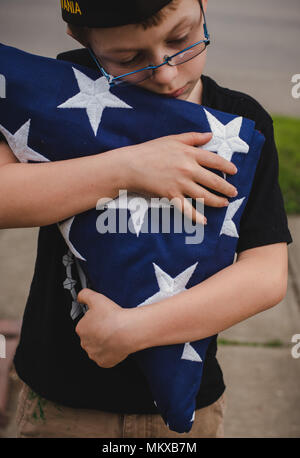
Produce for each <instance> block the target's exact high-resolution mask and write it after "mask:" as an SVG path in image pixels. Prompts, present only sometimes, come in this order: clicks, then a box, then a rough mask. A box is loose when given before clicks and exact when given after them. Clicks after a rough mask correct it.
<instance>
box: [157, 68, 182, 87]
mask: <svg viewBox="0 0 300 458" xmlns="http://www.w3.org/2000/svg"><path fill="white" fill-rule="evenodd" d="M177 73H178V69H177V66H174V65H173V66H171V65H168V64H166V65H162V66H161V67H159V68H157V69H155V70H154V74H153V76H152V79H153V81H155V82H156V83H159V84H168V83H169V82H171V81H172V80H173V79H174V78H175V77H176V76H177Z"/></svg>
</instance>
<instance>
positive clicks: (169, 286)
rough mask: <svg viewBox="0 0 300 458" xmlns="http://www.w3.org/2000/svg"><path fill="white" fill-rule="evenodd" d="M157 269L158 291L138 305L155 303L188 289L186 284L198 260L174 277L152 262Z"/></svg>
mask: <svg viewBox="0 0 300 458" xmlns="http://www.w3.org/2000/svg"><path fill="white" fill-rule="evenodd" d="M152 264H153V267H154V271H155V276H156V279H157V283H158V286H159V291H158V293H155V294H154V295H153V296H151V297H149V298H148V299H147V300H145V301H144V302H142V303H141V304H139V305H138V306H137V307H141V306H142V305H147V304H153V303H154V302H158V301H161V300H163V299H166V298H167V297H170V296H174V295H175V294H178V293H180V292H181V291H185V290H186V285H187V283H188V281H189V279H190V278H191V276H192V275H193V273H194V270H195V269H196V267H197V264H198V262H196V264H193V265H192V266H190V267H188V268H187V269H185V270H184V271H183V272H181V273H180V274H179V275H177V277H175V278H172V277H170V275H168V274H167V273H166V272H164V271H163V270H162V269H161V268H160V267H158V266H157V265H156V264H155V263H154V262H153V263H152Z"/></svg>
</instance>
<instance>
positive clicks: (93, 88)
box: [0, 45, 264, 433]
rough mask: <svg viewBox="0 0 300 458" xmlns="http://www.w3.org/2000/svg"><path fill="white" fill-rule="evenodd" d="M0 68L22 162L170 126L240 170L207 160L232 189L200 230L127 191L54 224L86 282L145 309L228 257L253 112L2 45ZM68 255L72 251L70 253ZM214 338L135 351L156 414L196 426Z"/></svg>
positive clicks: (4, 116) (2, 124)
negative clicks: (207, 136) (170, 94)
mask: <svg viewBox="0 0 300 458" xmlns="http://www.w3.org/2000/svg"><path fill="white" fill-rule="evenodd" d="M0 74H1V75H2V79H1V81H2V83H3V82H5V94H4V95H2V98H0V132H2V133H3V135H4V136H5V137H6V139H7V141H8V143H9V145H10V147H11V149H12V150H13V152H14V154H15V155H16V157H17V158H18V159H19V161H21V162H45V161H58V160H64V159H69V158H76V157H81V156H85V155H86V156H88V155H93V154H98V153H101V152H105V151H108V150H111V149H115V148H121V147H123V146H128V145H133V144H137V143H141V142H145V141H149V140H152V139H155V138H158V137H163V136H166V135H172V134H179V133H183V132H191V131H198V132H208V131H212V132H213V138H212V140H211V141H210V142H209V143H208V144H207V145H206V146H205V147H204V148H206V149H208V150H210V151H213V152H215V153H216V154H219V155H221V156H222V157H225V158H226V159H228V160H231V161H232V162H233V163H234V164H235V165H236V166H237V168H238V173H237V174H235V175H234V176H231V175H230V176H226V175H225V174H223V173H222V172H219V171H216V170H214V169H209V170H211V171H213V172H214V173H216V174H218V175H219V176H222V177H224V178H225V179H226V180H227V181H228V182H230V183H231V184H233V185H234V186H236V188H237V189H238V196H237V197H236V198H230V199H229V201H230V204H229V206H228V207H224V208H214V207H205V215H206V217H207V219H208V225H207V226H206V227H205V229H204V234H203V227H202V226H201V230H202V232H201V230H200V225H199V224H197V225H196V224H194V226H192V227H191V226H189V227H186V226H185V225H184V222H186V218H185V219H184V222H183V219H181V223H182V224H181V230H178V226H176V224H175V223H176V222H177V223H179V222H180V216H182V213H181V212H179V210H178V209H177V208H176V207H175V206H172V205H170V204H168V202H165V203H161V202H157V200H156V201H153V200H152V199H150V198H146V197H145V196H141V195H138V194H134V193H130V192H129V193H127V190H123V192H122V193H121V194H120V195H119V196H118V197H117V198H115V199H113V200H111V201H110V202H107V203H106V205H102V206H101V205H97V207H96V208H94V209H91V210H89V211H86V212H84V213H82V214H80V215H76V216H74V217H72V218H69V219H67V220H65V221H62V222H60V223H59V224H58V225H59V228H60V230H61V232H62V234H63V236H64V237H65V240H66V243H67V245H68V247H69V250H70V255H71V254H72V256H74V257H75V259H76V264H77V267H78V270H79V273H80V275H81V277H82V276H84V277H85V278H87V279H88V281H89V284H90V286H91V288H93V289H94V290H96V291H98V292H101V293H102V294H104V295H106V296H107V297H109V298H110V299H111V300H113V301H115V302H116V303H117V304H119V305H120V306H122V307H138V306H139V307H142V306H147V305H148V304H151V303H155V302H158V301H161V300H163V299H165V298H167V297H170V296H173V295H175V294H179V293H181V292H183V291H185V290H186V289H188V288H191V287H193V286H195V285H197V284H199V283H201V282H202V281H203V280H205V279H207V278H209V277H211V276H212V275H214V274H215V273H216V272H218V271H220V270H222V269H224V268H225V267H227V266H229V265H231V264H232V263H233V261H234V254H235V250H236V246H237V242H238V237H239V227H240V220H241V216H242V214H243V211H244V209H245V206H246V203H247V200H248V197H249V194H250V190H251V187H252V183H253V178H254V174H255V170H256V166H257V162H258V159H259V156H260V153H261V148H262V145H263V143H264V136H263V135H262V134H261V133H259V132H258V131H257V130H256V129H255V123H254V122H253V121H251V120H249V119H246V118H242V117H239V116H235V115H232V114H228V113H223V112H220V111H216V110H213V109H210V108H207V107H203V106H200V105H197V104H194V103H189V102H185V101H182V100H177V99H170V98H165V97H161V96H159V95H157V94H154V93H151V92H149V91H146V90H143V89H142V88H140V87H126V88H124V87H123V88H120V87H119V88H118V87H115V88H111V89H110V88H109V85H108V83H107V81H106V79H105V78H104V77H99V73H98V71H95V70H93V69H90V68H86V67H83V66H80V65H74V64H72V63H69V62H62V61H57V60H55V59H50V58H45V57H41V56H35V55H31V54H29V53H25V52H23V51H20V50H18V49H15V48H12V47H8V46H5V45H0ZM194 204H195V202H194ZM164 217H165V218H166V219H165V220H164ZM163 221H165V222H166V221H167V223H166V224H167V226H164V224H165V223H163ZM168 222H169V224H168ZM122 224H123V226H122ZM124 224H125V226H124ZM152 224H153V225H154V226H152ZM121 227H123V230H122V229H120V228H121ZM124 227H125V229H126V230H124ZM153 227H154V228H156V229H154V230H153ZM166 227H167V230H165V229H166ZM176 227H177V229H176ZM112 228H113V230H112ZM197 229H198V232H197ZM196 235H198V237H196ZM64 262H65V263H66V264H68V262H70V263H71V262H72V260H71V259H69V260H68V256H67V257H64ZM72 281H73V280H72V279H71V278H67V280H66V282H65V285H64V287H65V288H68V289H70V290H71V289H72V288H73V284H72ZM232 288H234V284H233V285H232ZM73 299H74V297H73ZM183 299H184V296H183ZM199 300H200V298H199ZM162 306H163V304H162ZM182 307H185V304H184V300H183V303H182ZM82 311H83V312H84V311H85V307H84V306H83V305H80V304H78V303H77V302H76V299H74V300H73V307H72V311H71V316H72V318H76V317H78V316H79V314H80V313H81V312H82ZM210 341H211V336H208V337H207V338H205V339H201V340H198V341H194V342H184V343H180V344H174V345H167V346H156V347H152V348H146V349H144V350H142V351H139V352H136V353H135V354H134V357H135V359H136V362H137V364H139V366H140V368H141V370H142V371H143V373H144V374H145V377H146V379H147V382H148V384H149V387H150V390H151V392H152V395H153V402H154V403H155V405H156V406H157V409H158V412H159V413H160V414H161V416H162V418H163V420H164V422H165V424H166V425H167V426H168V427H169V428H170V429H171V430H173V431H176V432H179V433H183V432H189V431H190V429H191V428H192V425H193V421H194V418H195V405H196V403H195V398H196V394H197V392H198V390H199V387H200V383H201V378H202V371H203V364H204V361H205V356H206V350H207V347H208V345H209V343H210ZM121 383H122V380H120V384H121Z"/></svg>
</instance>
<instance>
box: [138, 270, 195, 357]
mask: <svg viewBox="0 0 300 458" xmlns="http://www.w3.org/2000/svg"><path fill="white" fill-rule="evenodd" d="M152 264H153V266H154V270H155V275H156V279H157V283H158V286H159V291H158V293H155V294H154V295H153V296H151V297H149V298H148V299H147V300H145V301H144V302H142V303H141V304H139V305H137V307H141V306H144V305H147V304H153V303H155V302H159V301H161V300H163V299H166V298H167V297H170V296H174V295H175V294H178V293H180V292H182V291H185V290H186V285H187V283H188V281H189V279H190V278H191V276H192V275H193V273H194V271H195V269H196V267H197V264H198V262H196V264H193V265H192V266H190V267H188V268H187V269H185V270H184V271H183V272H181V273H180V274H179V275H177V277H175V278H172V277H170V275H168V274H167V273H166V272H164V271H163V270H162V269H161V268H160V267H158V266H157V265H156V264H155V263H154V262H153V263H152ZM181 359H187V360H189V361H194V362H202V359H201V357H200V355H199V354H198V353H197V352H196V350H195V349H194V348H193V347H192V346H191V344H190V342H186V343H185V344H184V349H183V352H182V356H181Z"/></svg>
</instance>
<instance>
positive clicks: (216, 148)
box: [202, 108, 249, 179]
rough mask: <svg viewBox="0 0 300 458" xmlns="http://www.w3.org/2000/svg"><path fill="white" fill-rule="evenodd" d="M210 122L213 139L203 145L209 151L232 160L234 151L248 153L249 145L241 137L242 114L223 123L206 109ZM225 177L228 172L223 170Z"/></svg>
mask: <svg viewBox="0 0 300 458" xmlns="http://www.w3.org/2000/svg"><path fill="white" fill-rule="evenodd" d="M204 111H205V114H206V116H207V120H208V123H209V125H210V128H211V131H212V133H213V137H212V139H211V140H210V141H209V142H208V143H206V144H205V145H203V146H202V148H205V149H207V150H209V151H213V152H216V153H217V154H219V155H220V156H221V157H223V158H224V159H227V161H231V159H232V156H233V154H234V153H248V152H249V145H248V143H246V142H244V140H242V139H241V138H240V137H239V134H240V131H241V127H242V122H243V118H242V117H241V116H239V117H236V118H234V119H233V120H232V121H230V122H229V123H228V124H226V125H224V124H222V123H221V122H220V121H219V120H218V119H217V118H216V117H215V116H213V115H212V114H211V113H210V112H209V111H207V110H205V108H204ZM223 175H224V179H226V173H224V172H223Z"/></svg>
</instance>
